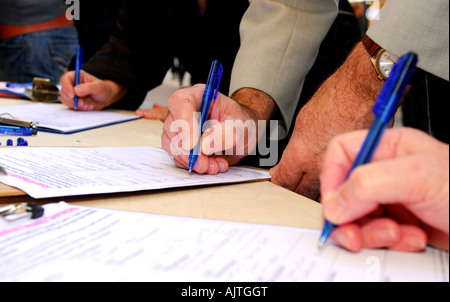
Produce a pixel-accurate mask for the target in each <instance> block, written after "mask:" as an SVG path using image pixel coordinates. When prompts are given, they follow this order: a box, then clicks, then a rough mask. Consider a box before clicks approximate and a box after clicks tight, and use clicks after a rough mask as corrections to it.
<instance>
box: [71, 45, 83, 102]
mask: <svg viewBox="0 0 450 302" xmlns="http://www.w3.org/2000/svg"><path fill="white" fill-rule="evenodd" d="M75 52H76V57H75V83H74V84H75V85H74V87H75V86H77V85H79V84H80V75H81V65H82V64H83V49H82V48H81V46H79V45H78V46H77V48H76V51H75ZM73 107H74V109H75V110H77V108H78V96H75V97H74V98H73Z"/></svg>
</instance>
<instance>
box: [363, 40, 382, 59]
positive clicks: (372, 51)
mask: <svg viewBox="0 0 450 302" xmlns="http://www.w3.org/2000/svg"><path fill="white" fill-rule="evenodd" d="M362 43H363V45H364V47H365V48H366V49H367V52H368V53H369V55H370V56H371V57H372V58H375V57H376V55H377V53H378V52H379V51H380V50H381V46H380V45H378V44H377V43H375V42H374V41H373V40H372V39H371V38H369V36H367V35H364V37H363V38H362Z"/></svg>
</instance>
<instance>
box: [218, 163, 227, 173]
mask: <svg viewBox="0 0 450 302" xmlns="http://www.w3.org/2000/svg"><path fill="white" fill-rule="evenodd" d="M217 162H218V163H219V172H220V173H223V172H225V169H226V166H225V164H224V163H223V162H222V161H221V160H218V161H217Z"/></svg>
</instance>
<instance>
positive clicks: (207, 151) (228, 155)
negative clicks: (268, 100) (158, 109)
mask: <svg viewBox="0 0 450 302" xmlns="http://www.w3.org/2000/svg"><path fill="white" fill-rule="evenodd" d="M204 90H205V85H196V86H193V87H190V88H185V89H181V90H178V91H176V92H175V93H174V94H173V95H172V96H171V97H170V99H169V110H170V113H169V115H168V117H167V119H166V121H165V123H164V134H163V139H162V146H163V148H164V150H166V151H167V152H168V153H169V154H170V155H171V156H172V158H173V159H174V161H175V163H176V165H177V166H178V167H181V168H185V169H187V168H188V165H189V153H190V150H191V149H193V148H194V146H195V145H196V144H197V141H198V140H199V129H198V127H199V126H198V123H197V119H196V118H195V113H196V112H198V111H199V110H200V105H201V101H202V96H203V92H204ZM240 95H242V94H240V93H238V94H237V97H236V98H239V96H240ZM262 102H263V101H260V102H259V103H258V104H259V107H263V105H262ZM267 108H268V110H271V109H272V108H271V107H267ZM258 116H260V114H259V112H257V113H255V112H253V111H252V110H251V109H250V106H247V105H245V104H240V103H238V102H237V101H235V100H233V99H231V98H228V97H226V96H224V95H223V94H220V93H219V94H218V96H217V99H216V101H215V102H214V103H213V104H212V106H211V110H210V114H209V117H208V120H209V121H208V122H209V126H207V129H206V130H205V131H204V133H203V135H202V137H201V152H202V154H200V155H199V157H198V159H197V162H196V165H195V166H194V171H196V172H197V173H200V174H205V173H206V174H212V175H214V174H217V173H222V172H226V171H227V170H228V168H229V166H230V165H235V164H237V163H239V161H240V160H241V159H242V158H243V157H244V156H246V155H248V154H249V153H250V152H252V151H253V149H254V148H255V147H256V142H257V141H258V133H257V131H258V130H257V129H255V127H257V125H258V123H257V120H258ZM252 124H253V125H256V126H255V127H252ZM246 125H247V126H249V127H245V126H246Z"/></svg>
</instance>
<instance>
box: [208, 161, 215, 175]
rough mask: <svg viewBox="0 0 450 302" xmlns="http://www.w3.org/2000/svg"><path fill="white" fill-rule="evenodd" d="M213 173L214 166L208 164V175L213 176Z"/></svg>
mask: <svg viewBox="0 0 450 302" xmlns="http://www.w3.org/2000/svg"><path fill="white" fill-rule="evenodd" d="M213 173H214V164H212V163H210V164H209V167H208V174H213Z"/></svg>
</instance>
